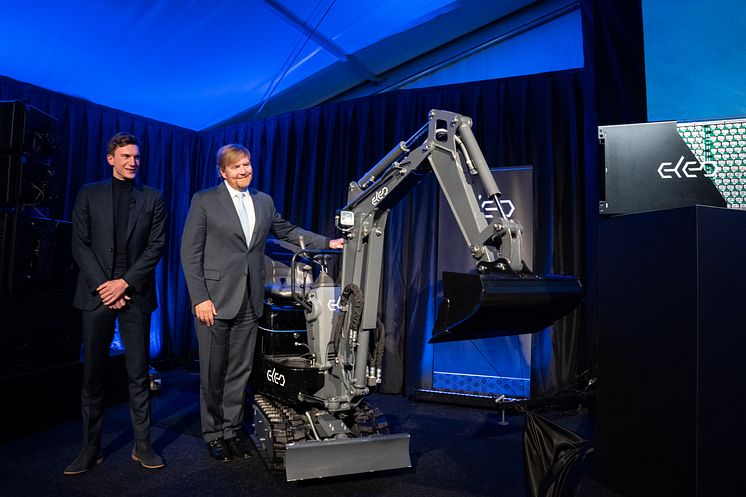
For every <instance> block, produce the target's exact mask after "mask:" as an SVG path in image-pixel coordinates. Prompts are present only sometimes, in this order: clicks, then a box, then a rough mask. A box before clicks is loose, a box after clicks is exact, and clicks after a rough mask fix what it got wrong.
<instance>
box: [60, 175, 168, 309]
mask: <svg viewBox="0 0 746 497" xmlns="http://www.w3.org/2000/svg"><path fill="white" fill-rule="evenodd" d="M133 200H134V202H133V204H132V208H131V209H130V213H129V222H128V224H127V266H128V269H127V272H126V273H125V274H124V279H125V280H126V281H127V283H129V285H130V288H128V289H127V295H129V296H130V297H131V299H132V303H136V304H139V305H141V306H142V309H143V310H144V311H146V312H151V311H153V310H154V309H155V308H156V307H157V306H158V300H157V298H156V294H155V267H156V265H157V264H158V261H159V260H160V258H161V253H162V251H163V243H164V240H165V224H166V209H165V206H164V203H163V197H162V196H161V192H160V191H158V190H156V189H155V188H151V187H149V186H146V185H142V184H137V183H136V184H135V189H134V191H133ZM72 221H73V224H72V255H73V258H74V259H75V262H76V263H77V264H78V267H79V268H80V274H79V275H78V285H77V287H76V290H75V297H74V300H73V305H74V306H75V307H77V308H78V309H82V310H86V311H90V310H93V309H95V308H96V307H98V306H99V305H100V304H101V297H99V295H98V292H96V288H97V287H98V286H99V285H100V284H102V283H104V282H106V281H108V280H110V279H112V269H113V268H114V203H113V193H112V186H111V179H108V180H104V181H100V182H98V183H89V184H87V185H83V187H82V188H81V189H80V192H78V197H77V199H76V200H75V206H74V207H73V213H72Z"/></svg>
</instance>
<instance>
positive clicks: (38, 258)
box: [0, 209, 75, 296]
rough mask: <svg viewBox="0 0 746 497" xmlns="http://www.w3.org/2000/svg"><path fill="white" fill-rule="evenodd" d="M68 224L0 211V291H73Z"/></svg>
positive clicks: (5, 293)
mask: <svg viewBox="0 0 746 497" xmlns="http://www.w3.org/2000/svg"><path fill="white" fill-rule="evenodd" d="M71 236H72V225H71V223H69V222H65V221H57V220H54V219H41V218H37V217H31V216H26V215H24V214H23V213H22V212H21V210H20V209H12V210H7V211H6V212H2V213H0V256H1V257H2V259H0V295H8V294H18V293H24V294H31V295H34V294H43V293H54V294H64V295H70V296H72V294H73V293H74V291H75V265H74V262H73V258H72V253H71V248H70V243H71Z"/></svg>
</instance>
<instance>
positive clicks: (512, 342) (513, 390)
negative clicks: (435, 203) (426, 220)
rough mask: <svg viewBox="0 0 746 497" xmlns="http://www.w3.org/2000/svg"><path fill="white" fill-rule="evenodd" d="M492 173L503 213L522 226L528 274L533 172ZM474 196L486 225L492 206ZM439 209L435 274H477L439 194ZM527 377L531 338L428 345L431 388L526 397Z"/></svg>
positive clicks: (531, 247) (522, 169) (503, 170)
mask: <svg viewBox="0 0 746 497" xmlns="http://www.w3.org/2000/svg"><path fill="white" fill-rule="evenodd" d="M492 174H493V177H494V178H495V182H496V183H497V186H498V188H499V189H500V191H501V192H502V197H501V198H500V204H501V206H502V208H503V212H504V213H505V215H506V216H508V217H509V218H512V219H516V220H518V221H519V222H520V223H521V225H522V226H523V259H524V261H525V262H526V264H527V265H528V267H529V268H532V269H533V256H534V232H533V231H534V188H533V167H532V166H524V167H510V168H507V167H506V168H495V169H492ZM478 197H479V200H480V206H481V209H482V212H484V214H485V216H486V217H487V220H488V221H490V220H491V218H492V215H493V213H494V212H496V211H497V206H496V205H495V202H494V201H492V200H489V199H487V198H486V196H485V195H484V194H478ZM439 207H440V208H439V215H438V274H439V275H442V274H443V272H444V271H453V272H462V273H473V274H476V260H475V259H474V258H473V257H472V256H471V253H470V252H469V248H468V246H467V244H466V241H465V240H464V238H463V236H462V235H461V231H460V229H459V227H458V223H457V222H456V219H455V217H454V216H453V213H452V212H451V209H450V207H449V206H448V202H447V201H446V199H445V196H444V195H443V194H442V193H441V195H440V206H439ZM442 299H443V287H442V280H439V281H438V302H441V301H442ZM530 378H531V335H530V334H524V335H513V336H505V337H497V338H488V339H482V340H465V341H460V342H447V343H437V344H433V388H434V389H437V390H451V391H458V392H468V393H478V394H487V395H505V396H506V397H510V398H528V396H529V392H530Z"/></svg>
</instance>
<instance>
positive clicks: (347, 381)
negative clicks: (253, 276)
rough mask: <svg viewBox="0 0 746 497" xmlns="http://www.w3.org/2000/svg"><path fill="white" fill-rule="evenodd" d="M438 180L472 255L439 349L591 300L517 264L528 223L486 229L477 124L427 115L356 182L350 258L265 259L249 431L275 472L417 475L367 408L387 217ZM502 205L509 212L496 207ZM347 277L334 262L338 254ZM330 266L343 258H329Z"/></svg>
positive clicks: (379, 332) (569, 284) (563, 281)
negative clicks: (426, 182)
mask: <svg viewBox="0 0 746 497" xmlns="http://www.w3.org/2000/svg"><path fill="white" fill-rule="evenodd" d="M430 173H434V174H435V176H436V178H437V181H438V183H439V185H440V187H441V189H442V191H443V193H444V195H445V198H446V200H447V202H448V205H449V206H450V208H451V210H452V211H453V214H454V216H455V218H456V220H457V222H458V225H459V228H460V230H461V234H462V235H463V238H464V240H465V242H466V247H467V249H468V250H469V251H470V252H471V255H472V256H473V258H474V263H475V268H476V271H475V272H474V274H471V273H470V274H461V273H444V274H443V293H444V298H443V302H442V303H441V305H440V308H439V311H438V316H437V319H436V325H435V329H434V330H433V334H432V339H431V340H430V341H431V343H437V342H446V341H456V340H470V339H475V338H488V337H494V336H503V335H514V334H520V333H532V332H536V331H540V330H542V329H544V328H546V327H548V326H550V325H551V324H552V323H553V322H554V321H555V320H557V319H559V318H560V317H562V316H564V315H566V314H567V313H569V312H571V311H572V310H573V309H574V308H575V307H576V306H577V305H578V304H579V302H580V301H581V299H582V288H581V286H580V283H579V281H578V279H577V278H575V277H572V276H569V277H566V276H558V275H543V276H536V275H534V274H532V272H531V271H530V270H529V268H528V267H527V266H526V264H525V263H524V261H523V259H522V256H521V254H522V246H521V242H522V231H523V229H522V227H521V224H520V223H519V222H518V221H517V220H515V219H511V218H508V217H507V216H506V215H505V213H504V212H503V211H502V210H500V212H498V213H493V217H492V219H491V220H490V221H489V222H488V220H487V218H486V217H485V215H484V213H483V212H482V211H481V209H480V202H479V201H478V194H477V193H476V190H475V188H476V187H477V186H479V188H480V189H481V191H484V192H485V194H486V195H487V196H488V197H489V198H490V199H494V200H497V199H498V198H499V197H500V195H501V192H500V190H499V189H498V187H497V185H496V184H495V181H494V179H493V176H492V173H491V172H490V170H489V167H488V166H487V163H486V161H485V159H484V157H483V155H482V152H481V150H480V148H479V145H478V144H477V141H476V139H475V137H474V134H473V133H472V121H471V119H470V118H468V117H466V116H463V115H460V114H456V113H453V112H447V111H442V110H432V111H430V113H429V116H428V121H427V123H426V124H425V125H423V126H422V128H420V129H419V130H418V131H417V132H416V133H415V134H414V135H413V136H412V137H410V138H409V139H408V140H407V141H402V142H400V143H399V144H398V145H397V146H396V147H394V148H393V149H392V150H391V151H390V152H389V153H388V154H386V156H385V157H383V158H382V159H381V160H380V161H379V162H378V163H377V164H376V165H375V166H373V167H372V168H371V169H370V170H369V171H368V172H367V173H365V175H363V176H362V177H361V178H360V179H359V180H358V181H353V182H351V183H350V186H349V192H348V200H347V205H345V206H344V207H343V208H342V209H340V210H339V211H338V212H337V215H336V225H337V228H338V229H339V230H341V231H342V233H343V234H344V238H345V246H344V249H343V250H342V251H333V250H309V249H306V248H305V247H302V246H301V248H300V250H296V251H295V252H294V253H292V255H291V256H290V257H289V261H288V260H287V259H286V260H285V261H284V262H281V261H277V260H274V261H271V260H268V263H267V264H268V266H267V280H268V291H267V294H266V300H265V312H264V316H263V317H262V321H261V323H260V334H259V338H258V341H257V348H256V354H257V355H256V358H255V362H254V374H253V386H254V392H255V395H254V404H253V410H254V434H253V435H252V439H253V441H254V444H255V446H256V447H257V449H258V451H259V453H260V454H261V455H262V457H263V459H264V460H265V462H266V463H267V465H268V466H269V467H270V468H271V469H273V470H277V471H284V472H285V476H286V479H287V480H288V481H294V480H303V479H309V478H320V477H330V476H338V475H345V474H354V473H366V472H371V471H381V470H390V469H397V468H406V467H409V466H411V461H410V457H409V435H408V434H406V433H390V430H389V427H388V424H387V422H386V419H385V417H384V416H383V414H382V413H381V412H380V411H379V410H378V409H376V408H375V407H373V406H372V405H371V404H369V403H368V402H367V401H366V396H367V395H368V394H369V392H370V389H371V388H373V387H375V386H376V385H377V384H378V383H380V382H381V371H382V366H383V364H382V361H383V352H384V350H383V345H384V331H383V327H382V325H381V323H380V320H379V319H378V315H379V311H380V309H379V307H380V305H379V304H380V303H379V290H380V285H381V278H382V260H383V249H384V241H385V238H386V237H385V235H386V220H387V217H388V214H389V210H390V209H391V208H392V207H393V206H395V205H396V204H397V202H399V201H400V200H401V199H402V198H403V197H404V196H406V195H407V194H408V193H409V192H410V191H411V190H412V189H413V188H414V187H415V186H416V185H417V184H418V183H419V182H420V181H421V180H422V179H423V178H424V177H425V176H427V175H429V174H430ZM495 205H497V206H500V205H501V204H500V202H498V201H496V202H495ZM340 252H341V271H340V272H341V276H340V277H339V281H335V279H334V278H333V277H332V276H330V274H331V272H330V271H329V265H330V259H332V258H334V257H337V258H339V255H340ZM331 262H334V261H331Z"/></svg>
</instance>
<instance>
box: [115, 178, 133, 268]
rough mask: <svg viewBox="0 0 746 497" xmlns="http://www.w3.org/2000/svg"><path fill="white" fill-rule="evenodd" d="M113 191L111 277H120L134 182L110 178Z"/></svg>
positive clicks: (125, 249)
mask: <svg viewBox="0 0 746 497" xmlns="http://www.w3.org/2000/svg"><path fill="white" fill-rule="evenodd" d="M111 185H112V189H113V193H114V197H113V200H114V271H113V279H117V278H121V277H122V276H124V273H125V272H126V271H127V224H128V223H129V218H130V209H131V208H132V207H133V206H132V201H133V200H134V197H133V196H132V192H133V190H134V187H135V184H134V182H133V181H130V180H121V179H117V178H112V181H111Z"/></svg>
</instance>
